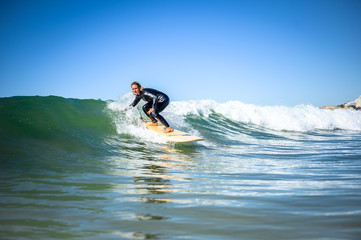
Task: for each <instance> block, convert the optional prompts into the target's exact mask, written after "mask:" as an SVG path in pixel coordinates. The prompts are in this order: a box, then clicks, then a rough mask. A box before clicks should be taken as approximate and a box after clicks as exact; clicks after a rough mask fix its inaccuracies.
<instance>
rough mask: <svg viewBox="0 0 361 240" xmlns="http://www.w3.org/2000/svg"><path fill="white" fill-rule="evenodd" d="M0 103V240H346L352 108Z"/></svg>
mask: <svg viewBox="0 0 361 240" xmlns="http://www.w3.org/2000/svg"><path fill="white" fill-rule="evenodd" d="M131 101H132V96H130V95H124V96H122V97H121V98H120V99H119V100H118V101H108V102H105V101H101V100H80V99H65V98H61V97H53V96H50V97H13V98H1V99H0V160H1V165H0V171H1V172H0V173H1V174H0V181H1V185H0V239H267V240H268V239H360V236H361V191H360V190H361V112H357V111H351V110H347V111H342V110H339V111H330V110H320V109H318V108H316V107H313V106H309V105H300V106H295V107H286V106H256V105H251V104H244V103H241V102H235V101H233V102H227V103H217V102H214V101H208V100H207V101H205V100H203V101H188V102H172V103H171V105H170V106H169V107H168V108H167V109H166V110H165V112H164V116H165V117H166V118H167V119H169V122H170V123H171V125H172V126H174V127H176V128H178V129H180V130H184V131H187V132H190V133H192V134H194V135H197V136H200V137H203V138H204V139H205V140H204V141H202V142H198V143H194V144H171V143H167V142H165V141H164V140H162V139H161V138H159V137H158V136H157V135H155V134H154V133H153V132H150V131H149V130H147V129H145V128H144V127H143V126H142V124H141V122H140V120H139V109H132V110H130V111H128V112H122V111H121V110H122V109H124V108H125V107H126V106H127V105H128V104H129V102H131Z"/></svg>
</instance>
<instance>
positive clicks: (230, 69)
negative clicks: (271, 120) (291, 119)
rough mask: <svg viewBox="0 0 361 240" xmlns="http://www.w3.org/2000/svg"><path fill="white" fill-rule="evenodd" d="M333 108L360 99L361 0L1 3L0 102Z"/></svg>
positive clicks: (51, 0) (23, 0) (45, 0)
mask: <svg viewBox="0 0 361 240" xmlns="http://www.w3.org/2000/svg"><path fill="white" fill-rule="evenodd" d="M132 81H139V82H140V83H141V84H142V85H143V86H146V87H152V88H156V89H159V90H161V91H164V92H165V93H167V94H168V95H169V96H170V97H171V99H172V100H176V101H188V100H196V99H213V100H216V101H217V102H225V101H228V100H238V101H242V102H244V103H250V104H258V105H287V106H293V105H298V104H312V105H314V106H325V105H336V104H341V103H344V102H346V101H351V100H354V99H356V98H357V97H358V96H360V95H361V1H358V0H250V1H246V0H238V1H232V0H168V1H164V0H127V1H122V0H32V1H29V0H2V1H0V97H9V96H19V95H26V96H33V95H40V96H47V95H57V96H62V97H73V98H93V99H103V100H109V99H110V100H117V99H118V98H119V97H120V96H121V95H122V94H124V93H126V92H130V83H131V82H132Z"/></svg>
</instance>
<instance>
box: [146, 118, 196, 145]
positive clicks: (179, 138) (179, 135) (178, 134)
mask: <svg viewBox="0 0 361 240" xmlns="http://www.w3.org/2000/svg"><path fill="white" fill-rule="evenodd" d="M149 123H150V122H143V124H144V126H145V127H146V128H147V129H149V130H152V131H154V132H156V133H158V135H159V136H161V137H162V138H164V139H165V140H167V141H169V142H178V143H185V142H193V141H202V140H203V138H200V137H196V136H192V135H190V134H188V133H185V132H182V131H179V130H177V129H174V131H173V132H170V133H165V132H164V127H163V126H162V125H160V126H148V125H149Z"/></svg>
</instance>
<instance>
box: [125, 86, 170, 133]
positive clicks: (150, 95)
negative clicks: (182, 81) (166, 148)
mask: <svg viewBox="0 0 361 240" xmlns="http://www.w3.org/2000/svg"><path fill="white" fill-rule="evenodd" d="M131 88H132V91H133V94H134V95H135V99H134V101H133V103H132V104H131V105H130V106H132V107H135V106H136V105H137V104H138V103H139V101H140V100H141V99H143V100H144V101H146V102H147V103H146V104H144V106H143V111H144V113H145V114H146V115H147V116H148V117H149V118H150V120H151V121H152V123H151V124H150V126H158V120H159V121H160V122H161V123H162V124H163V125H164V126H165V127H166V129H165V131H164V132H165V133H168V132H173V129H172V128H171V127H170V126H169V124H168V122H167V121H166V120H165V119H164V117H163V116H162V115H160V114H159V113H160V112H162V111H163V110H164V109H165V108H166V107H167V106H168V104H169V97H168V96H167V95H166V94H165V93H162V92H160V91H158V90H155V89H152V88H143V87H142V86H141V85H140V84H139V83H138V82H133V83H132V84H131Z"/></svg>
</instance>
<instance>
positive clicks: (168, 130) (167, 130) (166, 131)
mask: <svg viewBox="0 0 361 240" xmlns="http://www.w3.org/2000/svg"><path fill="white" fill-rule="evenodd" d="M164 132H165V133H170V132H173V128H171V127H167V128H166V129H165V130H164Z"/></svg>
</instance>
